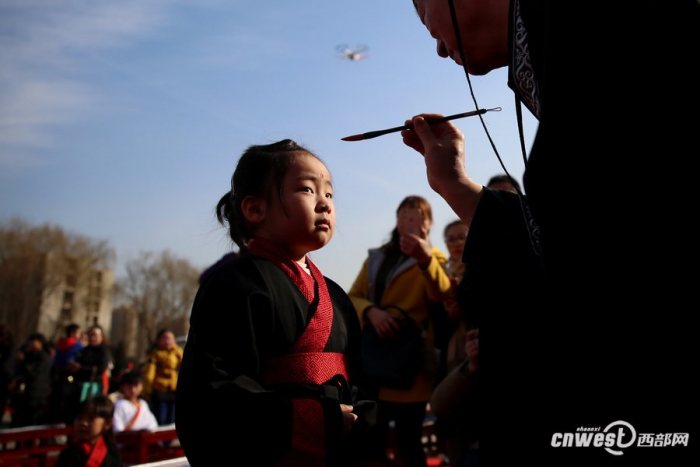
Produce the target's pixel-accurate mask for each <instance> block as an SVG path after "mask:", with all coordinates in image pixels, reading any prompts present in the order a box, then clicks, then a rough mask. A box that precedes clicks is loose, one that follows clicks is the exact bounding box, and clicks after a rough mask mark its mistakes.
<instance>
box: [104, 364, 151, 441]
mask: <svg viewBox="0 0 700 467" xmlns="http://www.w3.org/2000/svg"><path fill="white" fill-rule="evenodd" d="M119 389H120V391H121V393H122V395H121V397H120V398H119V399H117V401H116V402H115V403H114V419H113V420H114V424H113V428H114V432H115V433H119V432H120V431H140V430H147V431H153V430H155V429H156V428H158V422H157V421H156V417H155V416H154V415H153V412H151V409H150V408H149V407H148V402H146V401H145V400H143V399H141V391H143V380H142V379H141V375H140V374H139V373H138V372H137V371H129V372H128V373H124V374H123V375H122V378H121V381H120V382H119Z"/></svg>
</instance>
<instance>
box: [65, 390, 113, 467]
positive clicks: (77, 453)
mask: <svg viewBox="0 0 700 467" xmlns="http://www.w3.org/2000/svg"><path fill="white" fill-rule="evenodd" d="M113 414H114V406H113V405H112V401H111V400H109V398H108V397H107V396H103V395H98V396H95V397H93V398H91V399H87V400H86V401H84V402H83V403H82V404H80V407H79V408H78V413H77V415H76V417H75V420H74V421H73V442H72V443H71V444H70V445H69V446H68V447H67V448H65V449H64V450H63V451H61V454H60V455H59V456H58V461H57V463H56V467H121V465H122V462H121V459H120V457H119V452H118V450H117V447H116V446H115V444H114V442H113V441H112V432H111V426H112V416H113Z"/></svg>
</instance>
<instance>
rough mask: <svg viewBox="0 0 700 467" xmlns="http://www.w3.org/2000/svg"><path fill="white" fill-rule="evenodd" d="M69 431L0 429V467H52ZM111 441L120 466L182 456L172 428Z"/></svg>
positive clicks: (60, 428) (53, 427) (128, 434)
mask: <svg viewBox="0 0 700 467" xmlns="http://www.w3.org/2000/svg"><path fill="white" fill-rule="evenodd" d="M72 431H73V430H72V428H70V427H66V426H63V425H42V426H30V427H24V428H12V429H6V430H0V467H52V466H53V465H55V463H56V460H57V459H58V455H59V454H60V452H61V451H62V450H63V449H64V448H65V447H66V446H67V444H68V442H69V440H70V436H71V434H72ZM115 441H116V443H117V446H118V447H119V451H120V454H121V457H122V461H123V462H124V465H136V464H143V463H147V462H155V461H159V460H165V459H172V458H176V457H181V456H183V455H184V453H183V451H182V448H181V447H180V443H179V441H178V439H177V433H176V431H175V425H167V426H163V427H159V428H158V429H157V430H156V431H153V432H147V431H131V432H122V433H117V434H116V436H115Z"/></svg>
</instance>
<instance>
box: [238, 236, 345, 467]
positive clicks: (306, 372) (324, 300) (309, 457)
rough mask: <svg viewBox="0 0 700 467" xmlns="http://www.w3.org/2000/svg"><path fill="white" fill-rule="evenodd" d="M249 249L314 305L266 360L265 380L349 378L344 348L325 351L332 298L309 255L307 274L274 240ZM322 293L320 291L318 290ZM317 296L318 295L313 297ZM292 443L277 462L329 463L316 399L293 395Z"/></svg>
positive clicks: (301, 381) (288, 381)
mask: <svg viewBox="0 0 700 467" xmlns="http://www.w3.org/2000/svg"><path fill="white" fill-rule="evenodd" d="M248 247H249V250H250V252H251V253H252V254H253V255H255V256H260V257H262V258H266V259H268V260H270V261H272V262H273V263H274V264H275V265H277V267H279V268H280V269H281V270H282V271H283V272H284V273H285V274H286V275H287V277H289V279H290V280H291V281H292V282H293V283H294V284H295V285H296V286H297V288H298V289H299V291H300V292H301V293H302V295H303V296H304V297H305V298H306V300H307V302H308V303H309V305H313V304H314V301H316V303H317V304H316V311H315V312H314V314H313V316H312V318H311V320H310V321H309V322H308V324H307V326H306V329H304V332H303V333H302V334H301V336H299V338H298V339H297V341H296V342H295V343H294V345H293V346H292V348H291V349H290V351H289V353H288V354H286V355H280V356H278V357H276V358H273V359H271V360H268V361H267V362H266V369H265V371H264V372H263V375H262V380H263V381H264V382H265V383H267V384H309V383H312V384H323V383H325V382H327V381H328V380H330V379H331V378H333V377H334V376H335V375H342V376H343V377H344V378H345V379H346V380H347V379H348V370H347V362H346V357H345V354H342V353H337V352H324V351H323V350H324V348H325V347H326V344H327V343H328V339H329V338H330V335H331V328H332V326H333V303H332V301H331V297H330V294H329V293H328V286H327V284H326V280H325V278H324V277H323V274H321V271H319V269H318V268H317V267H316V265H315V264H314V263H312V262H311V260H310V259H309V258H308V257H307V258H306V264H307V265H308V267H309V270H310V271H311V275H309V274H307V273H306V272H305V271H304V270H303V269H302V267H301V266H300V265H299V264H298V263H297V262H296V261H292V260H290V259H288V258H285V257H284V256H282V255H281V254H280V252H279V250H278V249H277V248H275V245H273V244H271V243H270V242H267V241H265V240H261V239H255V240H252V241H251V242H250V244H249V245H248ZM317 294H318V295H317ZM315 298H317V300H314V299H315ZM292 404H293V408H294V415H293V421H292V440H291V449H290V452H289V454H288V455H287V456H285V457H284V458H283V459H282V461H281V462H280V463H279V464H278V465H279V466H302V465H303V466H308V467H312V466H323V465H325V464H326V453H325V444H326V443H325V439H326V432H325V426H324V417H323V409H322V407H321V404H320V403H319V401H317V400H314V399H293V400H292Z"/></svg>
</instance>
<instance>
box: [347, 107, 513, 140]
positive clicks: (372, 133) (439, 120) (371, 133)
mask: <svg viewBox="0 0 700 467" xmlns="http://www.w3.org/2000/svg"><path fill="white" fill-rule="evenodd" d="M500 111H501V108H500V107H494V108H493V109H479V110H472V111H471V112H464V113H461V114H454V115H448V116H447V117H439V118H428V119H426V120H425V121H426V122H428V123H442V122H446V121H448V120H455V119H457V118H464V117H472V116H474V115H481V114H485V113H486V112H500ZM411 129H413V125H403V126H396V127H394V128H387V129H386V130H377V131H368V132H367V133H360V134H359V135H351V136H346V137H345V138H340V139H342V140H343V141H361V140H363V139H370V138H376V137H377V136H382V135H386V134H387V133H395V132H397V131H402V130H411Z"/></svg>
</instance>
